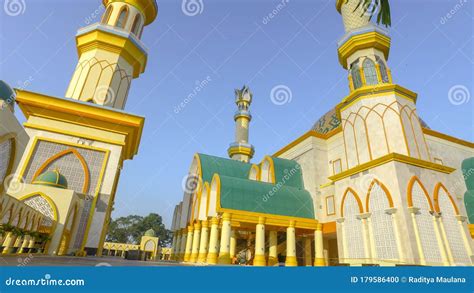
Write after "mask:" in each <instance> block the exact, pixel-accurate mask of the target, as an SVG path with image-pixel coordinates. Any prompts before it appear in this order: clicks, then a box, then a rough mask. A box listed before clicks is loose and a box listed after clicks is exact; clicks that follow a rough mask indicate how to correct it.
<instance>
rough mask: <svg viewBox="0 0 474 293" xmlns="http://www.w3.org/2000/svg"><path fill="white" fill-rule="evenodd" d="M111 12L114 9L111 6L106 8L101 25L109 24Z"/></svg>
mask: <svg viewBox="0 0 474 293" xmlns="http://www.w3.org/2000/svg"><path fill="white" fill-rule="evenodd" d="M113 10H114V8H113V6H112V5H109V7H107V10H106V11H105V13H104V15H103V16H102V23H103V24H108V23H109V20H110V16H111V15H112V12H113Z"/></svg>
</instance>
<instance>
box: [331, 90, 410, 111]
mask: <svg viewBox="0 0 474 293" xmlns="http://www.w3.org/2000/svg"><path fill="white" fill-rule="evenodd" d="M387 94H396V95H397V96H399V97H402V98H404V99H406V100H408V101H410V102H413V103H414V104H416V100H417V97H418V95H417V94H416V93H414V92H412V91H410V90H408V89H406V88H404V87H402V86H400V85H397V84H387V83H384V84H377V85H373V86H364V87H360V88H358V89H356V90H355V91H353V92H352V93H350V94H349V95H348V96H346V97H345V98H344V99H343V100H342V102H341V103H339V104H338V105H337V106H336V109H337V111H336V112H337V113H338V114H339V115H340V111H342V110H344V109H346V108H348V107H350V106H352V105H353V104H354V103H355V102H358V101H359V100H360V99H368V98H378V97H380V96H386V95H387Z"/></svg>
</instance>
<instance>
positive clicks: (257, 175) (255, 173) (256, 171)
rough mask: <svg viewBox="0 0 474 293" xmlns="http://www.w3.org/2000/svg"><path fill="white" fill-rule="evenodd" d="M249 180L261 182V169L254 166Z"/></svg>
mask: <svg viewBox="0 0 474 293" xmlns="http://www.w3.org/2000/svg"><path fill="white" fill-rule="evenodd" d="M249 179H250V180H256V181H260V167H258V165H256V164H252V167H251V168H250V171H249Z"/></svg>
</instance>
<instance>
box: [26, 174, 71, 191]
mask: <svg viewBox="0 0 474 293" xmlns="http://www.w3.org/2000/svg"><path fill="white" fill-rule="evenodd" d="M33 184H36V185H46V186H52V187H57V188H63V189H67V180H66V177H64V176H63V175H62V174H61V173H59V171H58V170H52V171H46V172H44V173H42V174H40V175H39V176H38V177H36V178H35V179H34V181H33Z"/></svg>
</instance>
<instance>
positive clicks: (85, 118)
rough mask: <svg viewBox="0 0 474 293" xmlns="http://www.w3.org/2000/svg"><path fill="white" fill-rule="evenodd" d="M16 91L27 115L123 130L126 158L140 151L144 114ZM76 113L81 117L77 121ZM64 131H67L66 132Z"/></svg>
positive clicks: (130, 157)
mask: <svg viewBox="0 0 474 293" xmlns="http://www.w3.org/2000/svg"><path fill="white" fill-rule="evenodd" d="M16 92H17V97H16V101H17V102H18V105H19V107H20V109H21V110H22V112H23V114H24V115H25V117H26V118H27V119H28V118H29V117H30V116H38V117H40V116H42V117H46V118H48V119H54V120H62V121H64V122H67V123H71V124H75V125H82V126H87V127H92V128H100V129H103V130H105V131H110V132H114V133H122V134H123V135H125V144H124V147H123V153H124V155H123V156H124V159H132V158H133V156H134V155H136V154H137V153H138V147H139V145H140V139H141V135H142V132H143V126H144V123H145V118H143V117H140V116H136V115H133V114H128V113H125V112H120V111H116V110H113V109H109V108H107V107H98V106H93V105H89V104H86V103H82V102H77V101H75V100H72V99H59V98H55V97H51V96H46V95H42V94H38V93H33V92H28V91H23V90H18V89H17V90H16ZM77 117H81V119H80V120H79V121H78V119H77ZM64 133H65V134H67V132H64Z"/></svg>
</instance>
